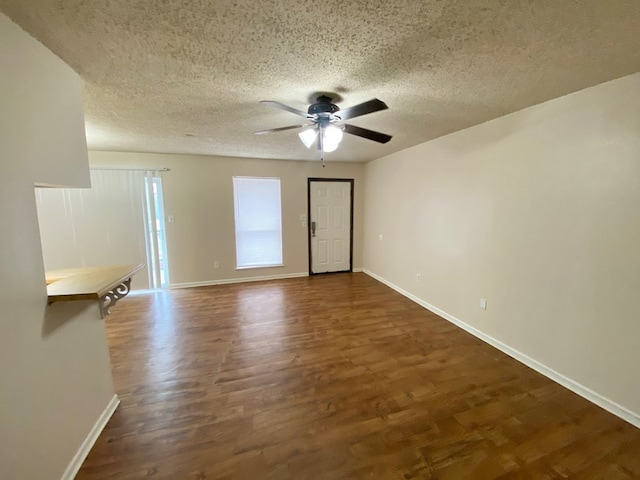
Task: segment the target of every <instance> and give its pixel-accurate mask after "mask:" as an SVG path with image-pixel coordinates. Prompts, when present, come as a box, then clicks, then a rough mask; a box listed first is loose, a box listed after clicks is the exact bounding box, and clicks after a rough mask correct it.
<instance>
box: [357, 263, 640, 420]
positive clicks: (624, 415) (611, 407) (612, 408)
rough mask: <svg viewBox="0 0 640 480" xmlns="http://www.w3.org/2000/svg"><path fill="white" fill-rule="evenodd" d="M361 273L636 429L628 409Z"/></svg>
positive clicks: (383, 281)
mask: <svg viewBox="0 0 640 480" xmlns="http://www.w3.org/2000/svg"><path fill="white" fill-rule="evenodd" d="M364 273H366V274H367V275H369V276H370V277H373V278H375V279H376V280H378V281H379V282H381V283H384V284H385V285H387V286H388V287H391V288H392V289H394V290H395V291H396V292H398V293H400V294H401V295H404V296H405V297H407V298H408V299H410V300H413V301H414V302H416V303H417V304H418V305H420V306H422V307H424V308H426V309H427V310H430V311H431V312H433V313H435V314H436V315H438V316H440V317H442V318H444V319H445V320H448V321H449V322H451V323H453V324H454V325H456V326H458V327H460V328H462V329H463V330H465V331H467V332H469V333H470V334H471V335H473V336H475V337H477V338H479V339H480V340H482V341H484V342H486V343H488V344H489V345H492V346H493V347H495V348H497V349H498V350H500V351H502V352H503V353H506V354H507V355H509V356H510V357H512V358H514V359H515V360H518V361H519V362H520V363H523V364H525V365H526V366H527V367H529V368H532V369H533V370H535V371H536V372H538V373H540V374H542V375H544V376H545V377H547V378H549V379H551V380H553V381H554V382H556V383H559V384H560V385H562V386H563V387H565V388H568V389H569V390H571V391H572V392H574V393H577V394H578V395H580V396H581V397H583V398H585V399H587V400H589V401H590V402H591V403H595V404H596V405H598V406H599V407H601V408H604V409H605V410H607V411H608V412H610V413H612V414H614V415H615V416H617V417H620V418H621V419H623V420H625V421H626V422H629V423H630V424H631V425H634V426H636V427H638V428H640V414H638V413H635V412H632V411H631V410H629V409H628V408H626V407H623V406H622V405H619V404H617V403H616V402H614V401H612V400H609V399H608V398H606V397H604V396H602V395H601V394H599V393H597V392H594V391H593V390H591V389H589V388H587V387H585V386H584V385H582V384H580V383H578V382H576V381H575V380H572V379H571V378H569V377H566V376H564V375H562V374H561V373H559V372H556V371H555V370H553V369H552V368H549V367H547V366H546V365H544V364H542V363H540V362H539V361H537V360H535V359H534V358H531V357H530V356H528V355H526V354H524V353H522V352H520V351H518V350H516V349H515V348H512V347H510V346H509V345H507V344H505V343H502V342H501V341H500V340H497V339H495V338H493V337H492V336H490V335H487V334H486V333H484V332H482V331H480V330H478V329H477V328H475V327H472V326H471V325H469V324H467V323H465V322H463V321H462V320H460V319H458V318H456V317H454V316H453V315H450V314H448V313H447V312H444V311H442V310H440V309H439V308H438V307H436V306H434V305H431V304H430V303H427V302H425V301H424V300H422V299H421V298H419V297H417V296H415V295H413V294H412V293H409V292H407V291H406V290H404V289H402V288H400V287H399V286H397V285H395V284H393V283H391V282H389V281H388V280H386V279H385V278H383V277H381V276H379V275H376V274H375V273H373V272H370V271H369V270H367V269H366V268H365V269H364Z"/></svg>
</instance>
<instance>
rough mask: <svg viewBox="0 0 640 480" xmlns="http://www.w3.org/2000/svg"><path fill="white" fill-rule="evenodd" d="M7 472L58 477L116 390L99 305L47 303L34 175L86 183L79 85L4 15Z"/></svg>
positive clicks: (1, 254) (0, 196) (1, 102)
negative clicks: (50, 304) (50, 305)
mask: <svg viewBox="0 0 640 480" xmlns="http://www.w3.org/2000/svg"><path fill="white" fill-rule="evenodd" d="M0 72H2V73H1V74H0V171H2V175H0V225H1V227H0V305H2V309H1V311H0V366H1V367H0V368H2V373H1V375H0V478H2V479H20V480H42V479H58V478H61V476H62V474H63V472H64V471H65V469H66V468H67V465H68V463H69V462H70V461H71V460H72V458H73V456H74V455H75V454H76V452H77V451H78V449H79V447H80V446H81V444H82V442H83V441H84V439H85V438H86V436H87V434H88V433H89V431H90V430H91V428H92V427H93V425H94V423H95V422H96V420H97V419H98V417H99V416H100V415H101V413H102V412H103V410H104V409H105V407H106V406H107V404H108V402H109V401H110V400H111V399H112V398H113V386H112V383H111V371H110V366H109V357H108V351H107V346H106V337H105V333H104V324H103V323H102V322H101V321H100V320H99V314H98V310H97V306H96V305H95V304H91V303H87V302H78V303H76V304H74V305H69V304H65V305H62V304H58V305H54V306H52V307H47V304H46V303H47V296H46V288H45V285H44V267H43V261H42V252H41V248H40V237H39V234H38V221H37V216H36V206H35V194H34V187H33V185H34V183H39V184H51V185H69V186H82V187H88V186H89V169H88V162H87V153H86V142H85V138H84V120H83V115H82V105H81V102H82V90H81V83H80V80H79V78H78V76H77V75H76V74H75V73H73V71H72V70H71V69H70V68H69V67H67V66H66V65H65V64H64V63H62V61H60V60H59V59H58V58H57V57H55V56H54V55H53V54H52V53H50V52H49V51H48V50H46V49H45V48H44V47H43V46H41V45H40V44H39V43H37V42H36V41H35V40H33V39H32V38H31V37H30V36H29V35H27V34H26V33H24V32H23V31H22V30H20V29H19V28H18V27H17V26H16V25H15V24H13V23H12V22H11V21H10V20H9V19H8V18H7V17H5V16H4V15H2V14H0Z"/></svg>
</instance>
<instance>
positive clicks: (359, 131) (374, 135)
mask: <svg viewBox="0 0 640 480" xmlns="http://www.w3.org/2000/svg"><path fill="white" fill-rule="evenodd" d="M344 131H345V132H347V133H350V134H351V135H357V136H358V137H362V138H366V139H367V140H373V141H374V142H379V143H387V142H388V141H389V140H391V138H392V137H391V135H387V134H386V133H380V132H376V131H374V130H369V129H368V128H361V127H356V126H355V125H348V124H345V125H344Z"/></svg>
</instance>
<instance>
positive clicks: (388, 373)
mask: <svg viewBox="0 0 640 480" xmlns="http://www.w3.org/2000/svg"><path fill="white" fill-rule="evenodd" d="M106 324H107V331H108V340H109V344H110V351H111V359H112V364H113V372H114V380H115V384H116V391H117V392H118V394H119V396H120V399H121V401H122V403H121V405H120V407H119V408H118V410H117V411H116V413H115V414H114V416H113V418H112V419H111V421H110V422H109V424H108V425H107V427H106V429H105V430H104V432H103V434H102V435H101V437H100V438H99V440H98V442H97V443H96V445H95V447H94V449H93V450H92V452H91V453H90V454H89V456H88V458H87V460H86V461H85V463H84V465H83V467H82V469H81V470H80V472H79V474H78V476H77V479H79V480H85V479H119V480H127V479H144V478H152V479H172V480H182V479H194V480H195V479H199V480H202V479H217V480H227V479H236V480H237V479H252V480H254V479H295V480H304V479H309V480H311V479H313V480H324V479H326V480H338V479H443V480H448V479H454V480H459V479H467V478H469V479H559V478H575V479H607V480H615V479H638V478H640V430H639V429H637V428H635V427H633V426H632V425H629V424H627V423H625V422H624V421H622V420H620V419H618V418H616V417H614V416H613V415H611V414H609V413H607V412H605V411H604V410H602V409H600V408H599V407H596V406H594V405H592V404H591V403H589V402H587V401H586V400H584V399H582V398H580V397H578V396H577V395H575V394H573V393H571V392H569V391H568V390H566V389H564V388H563V387H561V386H559V385H557V384H555V383H553V382H552V381H550V380H548V379H546V378H544V377H542V376H541V375H539V374H537V373H536V372H534V371H532V370H530V369H529V368H527V367H525V366H523V365H521V364H520V363H518V362H516V361H515V360H513V359H511V358H509V357H507V356H506V355H504V354H502V353H500V352H499V351H497V350H495V349H494V348H493V347H491V346H489V345H486V344H484V343H482V342H481V341H480V340H477V339H476V338H474V337H473V336H471V335H469V334H467V333H466V332H464V331H462V330H460V329H458V328H457V327H455V326H453V325H451V324H450V323H448V322H447V321H445V320H443V319H441V318H439V317H437V316H436V315H434V314H432V313H430V312H428V311H427V310H424V309H423V308H422V307H420V306H418V305H416V304H415V303H413V302H411V301H409V300H407V299H406V298H404V297H402V296H400V295H399V294H397V293H396V292H394V291H393V290H391V289H389V288H387V287H386V286H384V285H382V284H380V283H378V282H377V281H375V280H374V279H372V278H370V277H368V276H366V275H365V274H358V273H356V274H336V275H322V276H315V277H311V278H300V279H289V280H281V281H271V282H259V283H248V284H236V285H222V286H216V287H207V288H197V289H188V290H174V291H169V292H164V293H156V294H147V295H138V296H129V297H127V298H126V299H125V300H123V301H122V302H121V303H119V304H118V305H117V306H116V307H115V308H114V310H113V314H112V315H110V316H109V317H107V319H106Z"/></svg>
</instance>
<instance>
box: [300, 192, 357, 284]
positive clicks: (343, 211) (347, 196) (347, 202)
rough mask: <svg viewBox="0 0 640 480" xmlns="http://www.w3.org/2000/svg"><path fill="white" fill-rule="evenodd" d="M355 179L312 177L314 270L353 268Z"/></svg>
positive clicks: (312, 253)
mask: <svg viewBox="0 0 640 480" xmlns="http://www.w3.org/2000/svg"><path fill="white" fill-rule="evenodd" d="M352 186H353V180H347V181H331V180H310V181H309V213H310V217H309V235H310V240H311V241H310V246H311V273H326V272H348V271H351V216H352V215H351V190H352Z"/></svg>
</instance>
